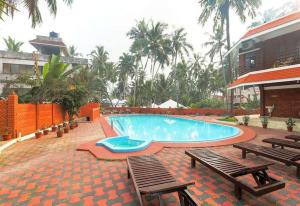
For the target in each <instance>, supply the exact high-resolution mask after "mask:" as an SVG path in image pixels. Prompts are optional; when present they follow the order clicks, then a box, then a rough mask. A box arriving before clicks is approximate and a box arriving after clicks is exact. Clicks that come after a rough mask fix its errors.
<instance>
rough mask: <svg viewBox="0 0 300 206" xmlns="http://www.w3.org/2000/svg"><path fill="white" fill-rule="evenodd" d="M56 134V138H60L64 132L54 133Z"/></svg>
mask: <svg viewBox="0 0 300 206" xmlns="http://www.w3.org/2000/svg"><path fill="white" fill-rule="evenodd" d="M56 134H57V137H62V136H63V135H64V132H63V131H61V130H59V131H57V132H56Z"/></svg>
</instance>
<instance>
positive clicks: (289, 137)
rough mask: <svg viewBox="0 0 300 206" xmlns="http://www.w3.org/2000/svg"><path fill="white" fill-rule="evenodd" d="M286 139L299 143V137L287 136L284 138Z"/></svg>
mask: <svg viewBox="0 0 300 206" xmlns="http://www.w3.org/2000/svg"><path fill="white" fill-rule="evenodd" d="M285 138H286V139H292V140H294V141H295V142H299V141H300V135H287V136H285Z"/></svg>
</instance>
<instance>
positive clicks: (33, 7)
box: [0, 0, 73, 28]
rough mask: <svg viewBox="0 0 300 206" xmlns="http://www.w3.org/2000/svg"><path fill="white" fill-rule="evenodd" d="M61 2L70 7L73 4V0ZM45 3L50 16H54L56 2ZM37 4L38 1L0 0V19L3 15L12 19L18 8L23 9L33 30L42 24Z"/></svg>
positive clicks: (48, 0)
mask: <svg viewBox="0 0 300 206" xmlns="http://www.w3.org/2000/svg"><path fill="white" fill-rule="evenodd" d="M63 2H64V3H65V4H67V5H68V6H70V5H71V4H72V3H73V0H63ZM46 3H47V6H48V9H49V11H50V13H51V15H53V16H56V14H57V1H56V0H47V1H46ZM38 4H39V1H38V0H23V1H14V0H0V19H3V14H4V15H8V16H12V17H13V15H14V12H15V11H16V10H17V9H18V7H25V8H26V10H27V11H28V14H29V18H30V19H31V25H32V27H33V28H35V27H36V25H38V24H41V23H42V22H43V19H42V14H41V12H40V8H39V5H38Z"/></svg>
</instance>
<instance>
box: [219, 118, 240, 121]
mask: <svg viewBox="0 0 300 206" xmlns="http://www.w3.org/2000/svg"><path fill="white" fill-rule="evenodd" d="M218 120H219V121H223V122H238V120H237V118H235V117H223V118H220V119H218Z"/></svg>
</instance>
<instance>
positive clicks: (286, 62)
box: [239, 48, 300, 75]
mask: <svg viewBox="0 0 300 206" xmlns="http://www.w3.org/2000/svg"><path fill="white" fill-rule="evenodd" d="M276 56H277V57H276V58H274V59H273V60H270V59H268V60H267V61H260V58H261V56H257V57H256V59H257V63H256V65H255V66H254V67H249V66H240V67H239V75H243V74H246V73H249V72H252V71H258V70H264V69H271V68H277V67H283V66H290V65H295V64H300V48H296V49H295V48H294V49H289V50H287V51H285V52H280V51H279V49H278V54H277V55H276ZM264 58H265V59H266V58H270V57H268V54H267V53H266V54H264ZM263 62H265V64H263Z"/></svg>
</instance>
